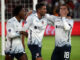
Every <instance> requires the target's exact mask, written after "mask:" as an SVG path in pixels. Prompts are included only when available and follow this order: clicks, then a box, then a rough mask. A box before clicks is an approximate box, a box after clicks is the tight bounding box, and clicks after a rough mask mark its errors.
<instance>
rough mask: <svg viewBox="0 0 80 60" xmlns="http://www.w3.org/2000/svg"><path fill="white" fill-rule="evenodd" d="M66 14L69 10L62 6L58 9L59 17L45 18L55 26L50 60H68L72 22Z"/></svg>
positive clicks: (47, 16) (64, 5) (50, 16)
mask: <svg viewBox="0 0 80 60" xmlns="http://www.w3.org/2000/svg"><path fill="white" fill-rule="evenodd" d="M68 14H69V8H68V7H67V5H66V4H63V5H61V6H60V8H59V15H60V16H59V17H56V16H53V15H48V14H47V15H46V16H45V17H46V18H47V19H48V20H49V21H51V22H52V23H53V24H54V26H55V49H54V52H53V54H52V57H51V60H69V59H70V53H71V31H72V27H73V20H72V19H71V18H70V17H68Z"/></svg>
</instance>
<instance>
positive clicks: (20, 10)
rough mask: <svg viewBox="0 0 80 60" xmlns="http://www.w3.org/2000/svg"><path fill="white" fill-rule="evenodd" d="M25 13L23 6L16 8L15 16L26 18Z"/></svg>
mask: <svg viewBox="0 0 80 60" xmlns="http://www.w3.org/2000/svg"><path fill="white" fill-rule="evenodd" d="M24 14H25V11H24V9H23V7H22V6H21V5H19V6H16V7H15V8H14V10H13V16H19V17H20V18H21V19H23V18H24Z"/></svg>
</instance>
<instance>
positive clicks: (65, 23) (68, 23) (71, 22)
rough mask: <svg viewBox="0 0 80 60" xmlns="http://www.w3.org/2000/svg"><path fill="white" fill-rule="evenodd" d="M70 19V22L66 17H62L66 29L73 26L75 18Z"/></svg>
mask: <svg viewBox="0 0 80 60" xmlns="http://www.w3.org/2000/svg"><path fill="white" fill-rule="evenodd" d="M68 20H70V22H67V21H66V18H65V17H62V21H63V25H64V29H65V30H70V29H71V28H72V27H73V20H72V19H68Z"/></svg>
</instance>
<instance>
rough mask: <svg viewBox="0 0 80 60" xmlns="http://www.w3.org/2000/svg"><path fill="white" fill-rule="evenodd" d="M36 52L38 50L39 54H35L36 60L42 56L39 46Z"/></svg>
mask: <svg viewBox="0 0 80 60" xmlns="http://www.w3.org/2000/svg"><path fill="white" fill-rule="evenodd" d="M38 52H39V55H38V56H37V58H36V60H42V57H41V48H38Z"/></svg>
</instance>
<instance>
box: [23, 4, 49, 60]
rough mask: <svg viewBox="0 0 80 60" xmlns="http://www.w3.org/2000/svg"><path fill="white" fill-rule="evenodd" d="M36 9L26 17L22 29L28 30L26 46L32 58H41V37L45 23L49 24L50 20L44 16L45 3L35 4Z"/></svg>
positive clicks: (40, 59) (35, 59) (36, 59)
mask: <svg viewBox="0 0 80 60" xmlns="http://www.w3.org/2000/svg"><path fill="white" fill-rule="evenodd" d="M36 11H37V12H36V13H34V14H31V15H30V16H28V17H27V20H26V21H27V22H26V24H25V26H24V29H23V30H28V47H29V49H30V51H31V54H32V60H42V56H41V48H42V38H43V35H44V31H45V29H46V26H47V23H49V24H50V22H48V21H47V19H46V18H45V17H44V16H45V14H46V5H44V4H43V3H39V4H37V5H36Z"/></svg>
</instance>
